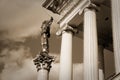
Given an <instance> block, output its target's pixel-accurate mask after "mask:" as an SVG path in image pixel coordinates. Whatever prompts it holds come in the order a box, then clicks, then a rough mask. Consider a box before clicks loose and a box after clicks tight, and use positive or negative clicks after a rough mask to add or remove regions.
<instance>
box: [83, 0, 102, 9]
mask: <svg viewBox="0 0 120 80" xmlns="http://www.w3.org/2000/svg"><path fill="white" fill-rule="evenodd" d="M87 9H91V10H95V11H99V10H100V7H99V6H98V5H97V4H94V3H92V2H90V3H89V5H88V7H86V8H85V10H84V11H87Z"/></svg>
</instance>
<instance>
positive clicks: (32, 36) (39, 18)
mask: <svg viewBox="0 0 120 80" xmlns="http://www.w3.org/2000/svg"><path fill="white" fill-rule="evenodd" d="M42 1H44V0H0V80H37V71H36V68H35V65H34V64H33V61H32V60H33V58H34V57H35V56H36V54H38V53H39V51H40V50H41V46H40V26H41V24H42V22H43V21H44V20H49V19H50V17H51V16H55V17H54V22H53V24H52V26H51V38H50V39H49V44H50V53H49V54H50V55H53V56H55V57H56V61H55V62H54V63H53V64H52V65H53V66H52V69H51V72H50V80H58V74H59V57H60V56H59V55H60V46H61V37H58V36H56V35H55V33H56V31H57V30H58V29H59V25H58V24H57V23H56V22H57V20H58V18H59V16H58V15H56V14H52V13H51V12H49V11H46V10H45V9H44V8H42V7H41V4H42ZM108 53H110V52H108ZM107 56H108V55H107ZM111 56H113V55H111ZM109 58H110V57H109ZM82 62H83V40H82V39H80V38H78V37H73V63H74V65H73V75H74V76H73V78H74V80H79V79H81V80H82V79H83V66H82ZM108 62H109V60H108V61H107V63H108ZM51 73H55V74H54V75H55V76H54V75H53V74H51ZM108 73H109V74H111V72H109V71H108Z"/></svg>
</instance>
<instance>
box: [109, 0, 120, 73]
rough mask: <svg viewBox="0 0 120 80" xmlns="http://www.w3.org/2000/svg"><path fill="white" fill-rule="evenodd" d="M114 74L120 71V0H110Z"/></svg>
mask: <svg viewBox="0 0 120 80" xmlns="http://www.w3.org/2000/svg"><path fill="white" fill-rule="evenodd" d="M111 4H112V28H113V44H114V57H115V69H116V74H118V73H119V72H120V0H111Z"/></svg>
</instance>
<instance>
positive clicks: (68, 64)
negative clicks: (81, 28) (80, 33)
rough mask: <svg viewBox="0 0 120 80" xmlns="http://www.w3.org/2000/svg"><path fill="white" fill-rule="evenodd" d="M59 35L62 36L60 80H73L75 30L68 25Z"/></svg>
mask: <svg viewBox="0 0 120 80" xmlns="http://www.w3.org/2000/svg"><path fill="white" fill-rule="evenodd" d="M58 33H61V34H62V42H61V54H60V73H59V80H72V67H73V66H72V37H73V33H74V29H73V28H72V27H71V26H69V25H67V24H66V25H65V26H64V27H63V28H62V29H61V31H59V32H58ZM57 35H60V34H57Z"/></svg>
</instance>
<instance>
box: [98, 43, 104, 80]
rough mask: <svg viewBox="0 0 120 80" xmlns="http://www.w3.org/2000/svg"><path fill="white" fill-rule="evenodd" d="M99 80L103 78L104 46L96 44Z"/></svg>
mask: <svg viewBox="0 0 120 80" xmlns="http://www.w3.org/2000/svg"><path fill="white" fill-rule="evenodd" d="M98 63H99V64H98V65H99V80H104V46H103V45H99V46H98Z"/></svg>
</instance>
